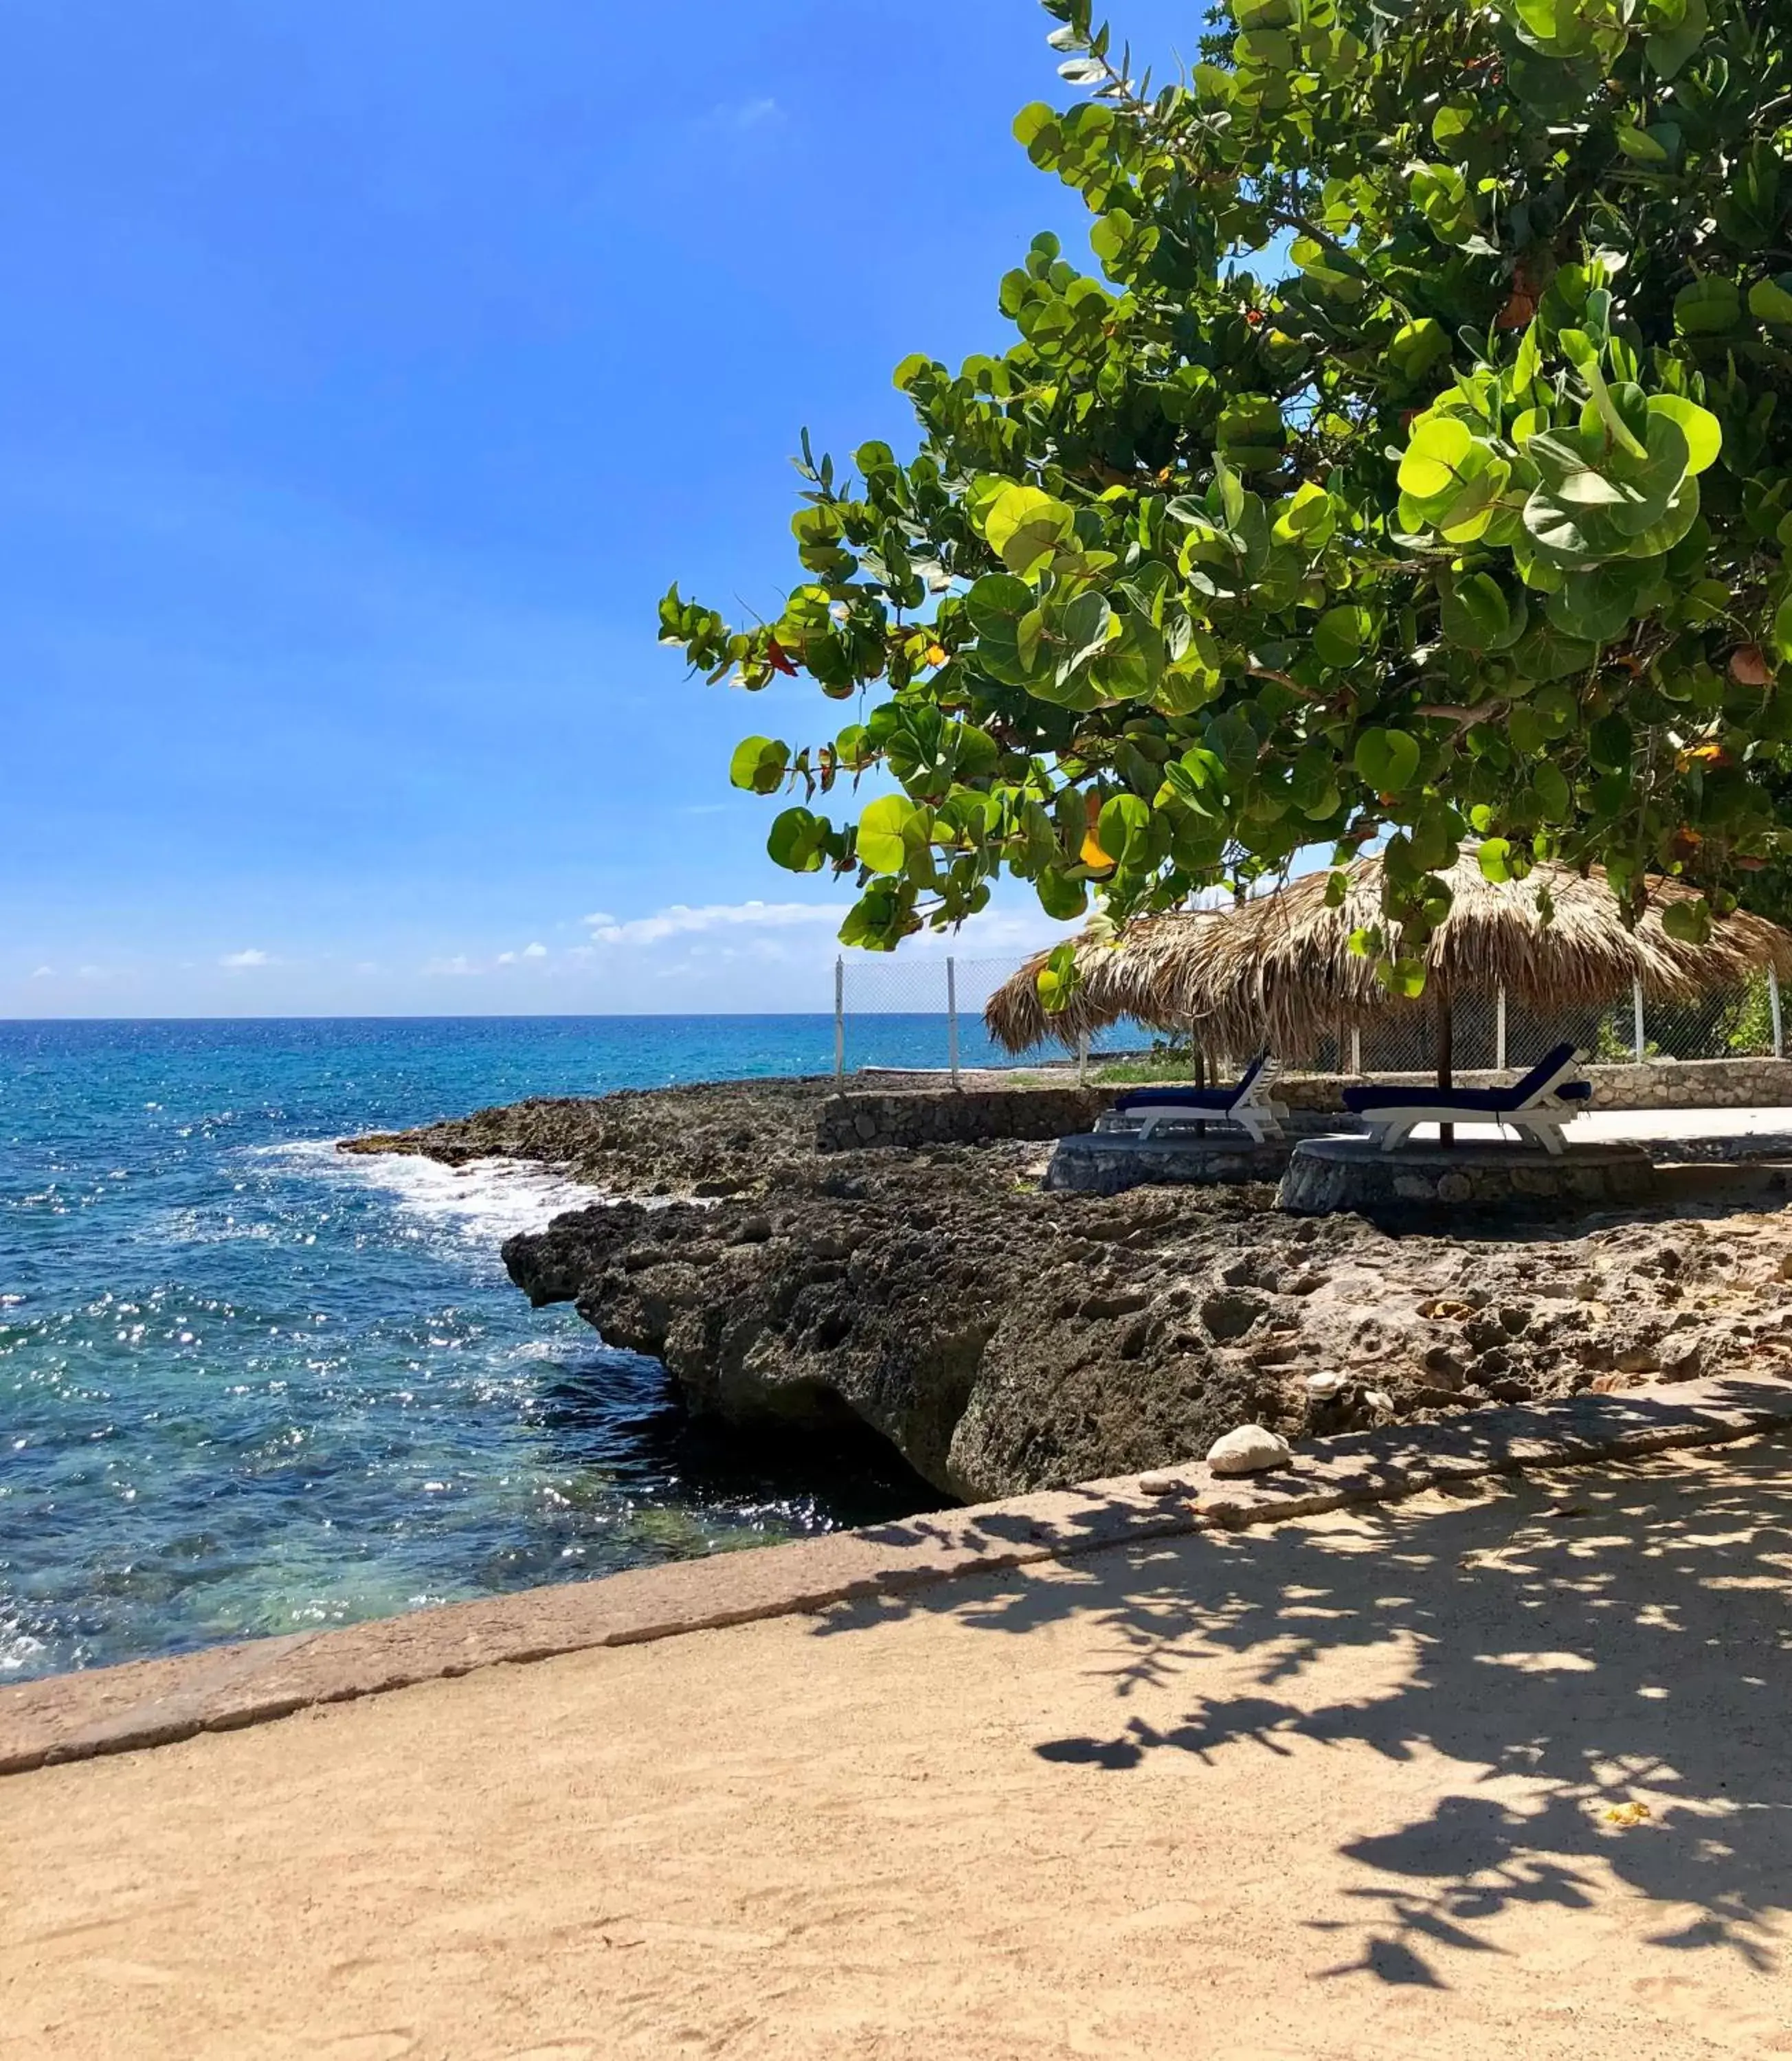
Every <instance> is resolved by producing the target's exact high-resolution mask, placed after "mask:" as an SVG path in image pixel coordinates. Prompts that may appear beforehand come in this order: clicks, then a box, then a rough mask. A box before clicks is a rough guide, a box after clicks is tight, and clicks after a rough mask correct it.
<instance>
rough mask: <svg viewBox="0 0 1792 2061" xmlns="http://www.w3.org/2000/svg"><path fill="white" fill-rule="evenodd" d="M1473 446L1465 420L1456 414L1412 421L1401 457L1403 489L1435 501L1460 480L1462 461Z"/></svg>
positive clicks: (1419, 497)
mask: <svg viewBox="0 0 1792 2061" xmlns="http://www.w3.org/2000/svg"><path fill="white" fill-rule="evenodd" d="M1473 449H1474V438H1473V436H1471V435H1470V434H1469V427H1468V425H1467V424H1466V423H1465V422H1460V421H1458V420H1457V418H1456V417H1455V416H1454V415H1425V416H1421V418H1420V419H1419V420H1418V421H1417V422H1415V423H1414V424H1413V434H1412V438H1411V441H1410V442H1409V443H1408V445H1407V446H1406V451H1405V456H1404V457H1403V458H1401V461H1400V475H1399V481H1400V490H1401V493H1402V494H1411V495H1412V497H1413V499H1414V500H1415V501H1434V500H1436V499H1437V496H1438V495H1439V494H1447V493H1448V492H1449V490H1450V489H1451V488H1452V487H1453V486H1455V485H1456V484H1457V476H1458V474H1459V473H1460V471H1461V466H1462V463H1463V461H1464V460H1465V458H1467V457H1468V455H1469V452H1470V451H1471V450H1473Z"/></svg>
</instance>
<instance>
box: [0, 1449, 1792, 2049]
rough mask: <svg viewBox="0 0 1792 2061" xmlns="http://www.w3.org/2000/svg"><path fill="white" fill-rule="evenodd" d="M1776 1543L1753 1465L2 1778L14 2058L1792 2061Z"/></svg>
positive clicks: (2, 1891) (1286, 1539)
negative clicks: (1690, 2060) (1557, 2060)
mask: <svg viewBox="0 0 1792 2061" xmlns="http://www.w3.org/2000/svg"><path fill="white" fill-rule="evenodd" d="M1789 1524H1792V1445H1788V1444H1787V1443H1785V1442H1783V1441H1779V1440H1773V1441H1766V1442H1762V1443H1754V1444H1751V1445H1749V1446H1747V1447H1730V1448H1726V1449H1721V1450H1718V1451H1710V1452H1707V1453H1705V1454H1702V1455H1701V1454H1693V1455H1676V1456H1673V1457H1671V1458H1666V1459H1661V1460H1658V1461H1655V1462H1652V1463H1649V1464H1648V1465H1647V1466H1646V1467H1638V1468H1632V1469H1614V1468H1608V1469H1604V1470H1601V1471H1597V1472H1581V1473H1564V1474H1561V1475H1556V1476H1554V1477H1553V1478H1550V1479H1534V1480H1532V1481H1529V1482H1525V1483H1520V1484H1518V1485H1517V1486H1501V1487H1496V1488H1493V1489H1488V1490H1477V1491H1474V1492H1473V1493H1472V1494H1470V1493H1465V1494H1464V1495H1461V1496H1459V1497H1456V1498H1446V1497H1445V1496H1442V1495H1431V1496H1428V1497H1425V1498H1424V1499H1419V1500H1417V1501H1415V1502H1413V1503H1409V1504H1406V1505H1405V1506H1402V1507H1396V1508H1392V1509H1383V1510H1377V1511H1371V1512H1367V1513H1364V1514H1361V1515H1352V1516H1349V1517H1341V1518H1333V1519H1316V1520H1313V1521H1311V1522H1309V1523H1303V1524H1290V1525H1285V1526H1282V1527H1278V1528H1277V1529H1274V1530H1272V1531H1259V1532H1253V1533H1246V1534H1244V1535H1237V1536H1231V1537H1228V1536H1225V1535H1200V1536H1196V1537H1193V1538H1189V1539H1182V1540H1179V1541H1176V1542H1173V1543H1170V1544H1168V1545H1164V1544H1157V1545H1153V1546H1150V1547H1143V1546H1141V1547H1132V1548H1129V1549H1125V1550H1124V1551H1113V1552H1110V1553H1108V1554H1106V1555H1100V1556H1095V1557H1092V1558H1090V1559H1084V1560H1081V1561H1078V1562H1075V1563H1068V1564H1066V1565H1060V1566H1056V1567H1048V1568H1045V1569H1043V1570H1040V1569H1034V1570H1029V1571H1025V1572H1022V1573H1016V1574H1013V1575H1005V1576H1000V1577H995V1576H986V1577H980V1578H978V1579H974V1580H966V1581H963V1582H959V1583H952V1584H949V1585H946V1586H944V1587H941V1588H940V1589H938V1590H936V1591H932V1592H928V1593H924V1594H923V1595H919V1596H917V1597H916V1599H913V1600H912V1601H911V1602H909V1603H905V1604H900V1605H896V1604H884V1605H880V1606H879V1607H876V1608H875V1609H873V1608H872V1607H855V1608H841V1609H839V1610H836V1611H832V1612H829V1613H828V1614H827V1615H825V1616H823V1617H820V1618H805V1619H784V1620H780V1621H776V1622H772V1623H760V1624H756V1625H751V1626H746V1627H741V1628H739V1629H736V1630H733V1631H721V1632H707V1633H698V1634H692V1635H688V1636H685V1637H683V1638H679V1639H671V1640H669V1641H667V1642H666V1643H663V1644H659V1645H655V1646H647V1647H633V1648H625V1649H620V1650H615V1651H597V1652H592V1653H587V1654H583V1655H576V1656H573V1657H571V1658H567V1659H559V1660H555V1661H551V1662H547V1663H542V1664H540V1665H539V1666H535V1667H530V1668H527V1669H523V1670H511V1669H507V1668H506V1669H495V1670H492V1671H488V1672H486V1673H483V1674H480V1675H475V1676H471V1677H469V1678H467V1679H464V1680H461V1681H458V1682H448V1683H437V1684H433V1685H431V1686H428V1687H421V1688H416V1689H411V1690H406V1691H400V1692H398V1693H395V1694H392V1695H385V1696H382V1697H379V1698H375V1699H371V1700H370V1701H368V1702H366V1703H357V1704H353V1705H349V1706H344V1707H338V1708H335V1709H334V1710H327V1711H316V1712H313V1713H311V1714H309V1715H305V1716H302V1717H299V1718H295V1719H290V1720H288V1721H287V1722H284V1723H278V1724H273V1725H269V1726H266V1727H261V1728H259V1729H256V1730H254V1731H247V1732H241V1733H235V1734H230V1735H222V1736H210V1737H206V1738H202V1739H194V1740H192V1741H190V1742H188V1743H186V1744H184V1745H181V1746H177V1747H166V1748H163V1749H162V1750H160V1751H155V1752H152V1753H143V1754H137V1755H130V1756H126V1757H124V1758H121V1759H114V1760H110V1761H99V1762H93V1763H83V1764H80V1765H78V1766H73V1767H64V1768H59V1769H50V1770H46V1771H41V1772H39V1773H37V1774H33V1775H21V1776H16V1777H14V1778H12V1779H10V1780H6V1781H5V1782H3V1783H0V2055H4V2056H5V2057H6V2061H15V2057H16V2061H25V2057H27V2056H29V2057H31V2061H65V2057H66V2061H76V2057H82V2061H85V2057H90V2056H91V2057H96V2058H97V2057H102V2056H103V2057H106V2061H160V2057H170V2061H173V2057H179V2061H302V2058H303V2061H596V2057H600V2056H609V2055H629V2056H635V2055H639V2056H655V2057H658V2056H665V2055H687V2054H688V2055H728V2056H743V2057H757V2056H761V2055H764V2056H774V2055H775V2056H778V2057H780V2061H784V2058H785V2057H808V2056H830V2057H832V2056H836V2055H838V2056H847V2057H880V2061H881V2057H890V2058H891V2061H894V2057H896V2056H901V2057H904V2061H1010V2057H1012V2061H1021V2058H1022V2057H1025V2061H1060V2057H1061V2061H1068V2057H1071V2056H1113V2057H1121V2056H1126V2057H1145V2056H1149V2057H1153V2061H1156V2057H1159V2056H1162V2057H1170V2056H1175V2057H1178V2061H1183V2057H1190V2056H1201V2057H1218V2061H1247V2057H1248V2061H1287V2058H1288V2057H1293V2056H1299V2057H1301V2061H1309V2057H1326V2061H1332V2057H1336V2061H1345V2057H1350V2061H1357V2057H1362V2056H1369V2055H1374V2056H1377V2057H1386V2056H1394V2057H1419V2056H1425V2057H1428V2061H1429V2057H1435V2056H1438V2055H1461V2056H1463V2057H1469V2061H1479V2057H1483V2056H1487V2057H1502V2061H1503V2057H1511V2058H1512V2061H1517V2057H1521V2056H1522V2057H1524V2061H1546V2058H1547V2057H1554V2056H1561V2057H1567V2056H1570V2055H1572V2056H1574V2057H1575V2061H1605V2057H1610V2056H1618V2055H1622V2056H1623V2057H1624V2061H1653V2057H1659V2056H1674V2057H1679V2056H1695V2055H1696V2056H1703V2055H1744V2054H1746V2055H1763V2054H1775V2053H1781V2054H1786V2053H1792V1925H1789V1923H1788V1919H1789V1913H1792V1777H1789V1775H1788V1772H1787V1746H1788V1741H1789V1739H1792V1728H1789V1722H1788V1711H1789V1709H1792V1529H1789ZM1635 1806H1642V1807H1643V1808H1644V1809H1645V1810H1646V1813H1647V1815H1642V1813H1641V1812H1640V1811H1638V1810H1636V1809H1635V1808H1634V1807H1635ZM1614 1811H1616V1812H1617V1813H1618V1817H1617V1819H1616V1820H1614V1819H1613V1818H1612V1817H1611V1816H1610V1815H1609V1814H1610V1813H1612V1812H1614ZM1626 1819H1629V1820H1632V1821H1634V1822H1625V1821H1626Z"/></svg>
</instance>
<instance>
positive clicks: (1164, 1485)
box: [1139, 1474, 1195, 1495]
mask: <svg viewBox="0 0 1792 2061" xmlns="http://www.w3.org/2000/svg"><path fill="white" fill-rule="evenodd" d="M1139 1493H1140V1495H1193V1494H1194V1493H1195V1491H1194V1490H1193V1488H1192V1487H1190V1486H1189V1483H1187V1482H1186V1481H1185V1480H1184V1479H1183V1478H1182V1476H1181V1475H1176V1474H1149V1475H1140V1476H1139Z"/></svg>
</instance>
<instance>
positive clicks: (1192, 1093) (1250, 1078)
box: [1096, 1052, 1288, 1145]
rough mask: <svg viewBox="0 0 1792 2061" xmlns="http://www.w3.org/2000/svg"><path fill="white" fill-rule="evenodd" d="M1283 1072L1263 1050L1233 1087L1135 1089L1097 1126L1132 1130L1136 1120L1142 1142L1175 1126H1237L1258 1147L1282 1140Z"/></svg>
mask: <svg viewBox="0 0 1792 2061" xmlns="http://www.w3.org/2000/svg"><path fill="white" fill-rule="evenodd" d="M1279 1071H1281V1069H1280V1068H1279V1067H1277V1064H1276V1062H1275V1061H1274V1060H1273V1059H1271V1058H1270V1056H1269V1054H1268V1053H1267V1052H1259V1053H1258V1054H1257V1057H1256V1058H1255V1059H1253V1060H1252V1062H1251V1063H1250V1064H1249V1066H1248V1067H1246V1068H1245V1071H1244V1073H1243V1075H1241V1078H1240V1079H1239V1080H1238V1082H1237V1085H1236V1086H1235V1087H1229V1088H1129V1090H1128V1091H1127V1092H1126V1093H1125V1095H1121V1096H1119V1097H1118V1098H1117V1099H1116V1101H1115V1103H1114V1106H1113V1107H1112V1109H1111V1110H1110V1111H1108V1114H1107V1115H1106V1116H1104V1118H1103V1119H1101V1121H1100V1123H1097V1124H1096V1130H1097V1131H1118V1130H1120V1129H1121V1128H1123V1127H1124V1128H1125V1129H1128V1130H1130V1129H1131V1127H1132V1125H1133V1122H1134V1121H1135V1120H1137V1123H1138V1132H1137V1135H1138V1137H1139V1139H1140V1140H1141V1143H1142V1142H1143V1141H1144V1140H1145V1139H1149V1137H1151V1135H1153V1132H1155V1131H1161V1130H1162V1129H1164V1128H1165V1127H1166V1126H1169V1125H1182V1124H1187V1123H1196V1124H1202V1125H1205V1124H1209V1123H1232V1124H1236V1125H1237V1127H1238V1128H1239V1129H1240V1130H1241V1131H1245V1132H1248V1133H1249V1136H1250V1140H1251V1143H1253V1145H1261V1144H1262V1143H1263V1142H1264V1140H1265V1139H1269V1138H1278V1139H1279V1138H1280V1137H1281V1135H1282V1134H1281V1122H1280V1119H1281V1118H1283V1117H1285V1116H1286V1115H1287V1114H1288V1111H1287V1110H1286V1109H1285V1107H1283V1106H1282V1104H1281V1103H1279V1102H1271V1101H1270V1100H1269V1087H1270V1085H1271V1083H1273V1081H1274V1079H1275V1078H1276V1075H1277V1073H1278V1072H1279Z"/></svg>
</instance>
